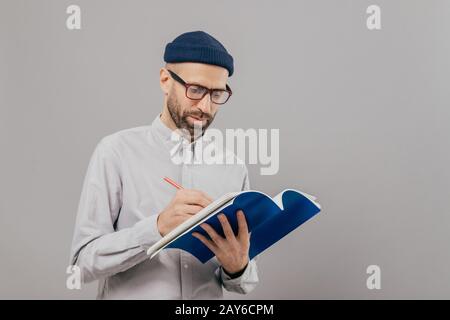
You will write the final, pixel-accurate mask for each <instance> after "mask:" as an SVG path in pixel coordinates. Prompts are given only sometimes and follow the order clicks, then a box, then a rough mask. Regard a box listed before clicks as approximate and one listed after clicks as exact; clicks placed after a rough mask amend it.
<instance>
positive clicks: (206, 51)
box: [164, 31, 234, 77]
mask: <svg viewBox="0 0 450 320" xmlns="http://www.w3.org/2000/svg"><path fill="white" fill-rule="evenodd" d="M164 61H165V62H168V63H171V62H173V63H176V62H200V63H205V64H213V65H216V66H220V67H223V68H225V69H227V70H228V76H230V77H231V75H232V74H233V70H234V67H233V57H232V56H231V55H230V54H229V53H228V52H227V50H226V49H225V47H224V46H223V45H222V44H221V43H220V42H219V41H217V40H216V39H215V38H214V37H212V36H211V35H209V34H207V33H206V32H203V31H193V32H186V33H183V34H182V35H179V36H178V37H176V38H175V40H173V41H172V42H170V43H168V44H167V45H166V50H165V52H164Z"/></svg>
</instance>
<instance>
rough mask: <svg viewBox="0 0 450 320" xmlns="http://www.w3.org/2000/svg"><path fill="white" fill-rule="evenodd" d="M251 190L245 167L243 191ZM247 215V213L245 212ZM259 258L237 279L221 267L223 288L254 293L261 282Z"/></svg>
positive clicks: (255, 258) (250, 262)
mask: <svg viewBox="0 0 450 320" xmlns="http://www.w3.org/2000/svg"><path fill="white" fill-rule="evenodd" d="M249 189H250V180H249V177H248V171H247V167H245V175H244V179H243V184H242V190H243V191H244V190H249ZM244 214H245V212H244ZM257 259H258V257H254V258H253V259H252V260H250V261H249V263H248V265H247V267H246V268H245V271H244V272H243V273H242V274H241V275H240V276H239V277H237V278H231V277H230V276H229V275H228V274H227V273H226V272H225V271H224V270H223V268H222V266H220V267H219V268H218V269H217V270H216V276H218V277H219V280H220V282H221V283H222V285H223V287H224V288H225V289H226V290H227V291H230V292H236V293H241V294H247V293H249V292H250V291H252V290H253V289H254V288H255V287H256V285H257V284H258V282H259V278H258V267H257V265H256V261H257Z"/></svg>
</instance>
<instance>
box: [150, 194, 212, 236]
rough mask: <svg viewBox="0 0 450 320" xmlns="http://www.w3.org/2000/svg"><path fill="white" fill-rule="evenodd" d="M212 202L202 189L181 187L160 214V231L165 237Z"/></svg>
mask: <svg viewBox="0 0 450 320" xmlns="http://www.w3.org/2000/svg"><path fill="white" fill-rule="evenodd" d="M211 202H212V199H211V198H210V197H209V196H208V195H207V194H205V193H204V192H202V191H199V190H194V189H179V190H178V191H177V193H176V194H175V197H173V199H172V201H171V202H170V203H169V205H168V206H167V207H166V208H165V209H164V210H163V211H162V212H161V213H160V214H159V216H158V219H157V225H158V230H159V233H160V234H161V235H162V236H163V237H164V236H165V235H166V234H168V233H169V232H170V231H171V230H172V229H174V228H175V227H177V226H178V225H179V224H181V223H183V222H184V221H186V220H187V219H189V218H190V217H192V216H193V215H194V214H196V213H197V212H199V211H200V210H202V209H203V208H204V207H206V206H208V205H209V204H210V203H211Z"/></svg>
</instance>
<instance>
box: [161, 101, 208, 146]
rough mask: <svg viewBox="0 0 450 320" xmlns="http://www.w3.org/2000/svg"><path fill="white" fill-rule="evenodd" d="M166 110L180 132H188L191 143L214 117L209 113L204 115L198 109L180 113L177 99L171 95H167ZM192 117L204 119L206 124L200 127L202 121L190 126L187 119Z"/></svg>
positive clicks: (202, 132)
mask: <svg viewBox="0 0 450 320" xmlns="http://www.w3.org/2000/svg"><path fill="white" fill-rule="evenodd" d="M167 109H168V110H169V114H170V117H171V118H172V120H173V122H174V123H175V125H176V126H177V128H178V129H180V130H181V131H186V130H187V131H188V132H189V135H190V139H191V141H193V140H195V139H197V138H198V137H199V136H200V135H203V134H204V133H205V130H206V129H207V128H208V127H209V125H210V124H211V123H212V122H213V120H214V116H212V115H211V114H209V113H204V112H203V111H202V110H200V109H195V110H192V111H185V112H182V111H181V105H180V103H179V102H178V100H177V98H176V97H175V95H173V94H169V96H168V98H167ZM189 116H193V117H195V118H199V119H202V120H203V119H206V123H205V125H204V126H202V121H198V122H197V121H196V122H194V124H190V123H189V121H188V120H187V117H189Z"/></svg>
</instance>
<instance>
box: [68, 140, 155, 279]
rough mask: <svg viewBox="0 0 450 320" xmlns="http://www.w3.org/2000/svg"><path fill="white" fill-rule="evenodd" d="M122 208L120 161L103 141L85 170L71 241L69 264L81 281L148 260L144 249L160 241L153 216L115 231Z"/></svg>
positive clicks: (110, 147)
mask: <svg viewBox="0 0 450 320" xmlns="http://www.w3.org/2000/svg"><path fill="white" fill-rule="evenodd" d="M121 207H122V182H121V175H120V158H119V156H118V154H117V153H116V152H115V151H114V149H113V147H112V145H111V144H110V143H109V141H108V140H107V138H104V139H102V141H100V143H99V144H98V145H97V147H96V149H95V151H94V153H93V155H92V157H91V159H90V162H89V166H88V169H87V173H86V176H85V179H84V183H83V189H82V192H81V198H80V202H79V206H78V212H77V218H76V223H75V231H74V236H73V240H72V248H71V257H70V261H71V264H72V265H75V264H76V265H77V266H78V267H80V270H81V274H82V281H83V282H91V281H94V280H97V279H100V278H105V277H109V276H111V275H114V274H116V273H118V272H122V271H125V270H127V269H129V268H131V267H133V266H134V265H136V264H138V263H140V262H142V261H144V260H145V259H147V258H148V256H147V254H146V248H148V247H149V246H151V245H152V244H154V243H155V242H157V241H158V240H160V239H161V238H162V236H161V234H160V233H159V231H158V228H157V215H156V214H154V215H151V216H149V217H147V218H144V219H142V220H140V221H139V222H137V223H136V224H135V225H133V226H132V227H129V228H124V229H122V230H120V231H115V228H114V224H115V222H116V220H117V218H118V216H119V213H120V210H121Z"/></svg>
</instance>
